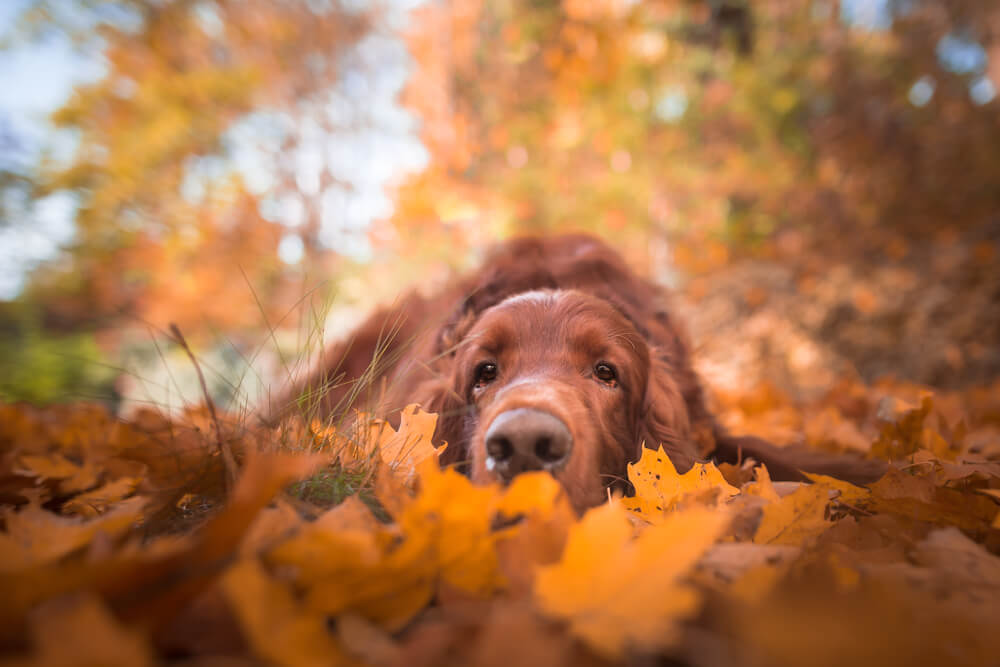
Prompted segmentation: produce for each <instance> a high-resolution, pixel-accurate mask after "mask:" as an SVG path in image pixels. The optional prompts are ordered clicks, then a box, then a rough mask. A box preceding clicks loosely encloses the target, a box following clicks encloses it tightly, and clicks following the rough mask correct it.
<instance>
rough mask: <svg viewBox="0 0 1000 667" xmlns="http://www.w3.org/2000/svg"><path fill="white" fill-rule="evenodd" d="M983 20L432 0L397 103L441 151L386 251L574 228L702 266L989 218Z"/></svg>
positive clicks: (892, 13)
mask: <svg viewBox="0 0 1000 667" xmlns="http://www.w3.org/2000/svg"><path fill="white" fill-rule="evenodd" d="M998 26H1000V5H996V4H995V3H980V2H974V1H971V0H929V1H927V2H921V3H893V2H889V1H888V0H887V1H886V2H882V3H877V2H872V3H858V2H849V1H848V0H844V1H843V2H841V3H836V2H827V1H824V0H816V1H810V2H807V1H805V0H803V1H802V2H791V3H789V2H784V1H777V0H774V1H765V2H755V3H752V12H751V3H744V2H730V1H728V0H727V1H725V2H723V1H722V0H687V1H682V0H650V1H647V2H626V1H625V0H600V1H595V0H586V1H584V0H563V1H562V2H560V3H556V2H545V3H539V2H529V1H527V0H504V1H499V0H480V1H477V2H467V1H463V2H438V3H433V4H429V5H425V6H424V7H422V8H420V9H419V10H417V12H416V13H415V17H414V22H413V25H412V26H411V28H410V30H409V33H408V43H409V44H410V47H411V51H412V53H413V55H414V58H415V59H416V61H417V70H416V72H415V74H414V76H413V77H412V79H411V82H410V86H409V89H408V92H407V100H408V103H409V104H410V105H411V106H412V107H413V108H415V109H417V110H418V111H419V113H420V114H421V116H422V117H423V118H424V121H425V122H424V126H423V138H424V141H425V142H426V143H427V145H428V146H429V147H430V149H431V151H432V155H433V158H434V159H433V163H432V166H431V168H429V169H428V170H427V171H426V172H424V173H423V174H421V175H420V176H419V177H418V178H416V179H413V180H411V181H410V182H409V183H408V184H407V185H406V186H405V187H404V188H402V190H401V192H400V195H399V198H400V203H399V208H398V212H397V215H396V217H395V220H396V221H397V227H398V230H399V233H400V243H401V247H414V246H417V247H419V246H433V245H441V244H440V241H441V240H442V237H441V236H440V234H444V235H445V236H444V238H446V239H447V240H448V241H449V243H448V244H447V245H446V247H448V248H449V251H448V252H449V253H450V254H451V255H452V256H456V255H459V256H460V254H457V253H455V252H454V248H455V247H456V246H455V244H456V243H463V244H464V245H466V246H471V247H474V246H476V245H477V244H479V243H480V242H481V241H482V238H483V237H484V236H486V237H489V236H492V235H494V234H507V233H512V232H515V231H531V230H543V229H566V228H576V229H587V230H592V231H598V232H600V233H603V234H605V235H611V236H613V237H614V238H615V240H616V242H618V243H619V244H621V245H624V246H626V248H631V249H633V250H634V256H635V257H637V258H639V259H645V260H647V261H651V262H652V263H653V264H654V265H655V264H660V263H662V262H661V261H660V260H662V259H663V248H664V247H665V242H666V240H670V241H671V242H675V243H677V244H679V246H680V247H679V248H678V249H677V254H678V257H677V259H678V260H680V261H681V263H682V264H685V268H687V269H689V270H691V269H694V270H697V269H699V268H705V267H706V266H711V265H714V264H717V263H718V261H719V260H720V259H724V258H725V257H726V254H727V253H726V252H725V251H723V250H718V251H716V250H712V248H714V247H715V246H714V245H713V243H714V241H724V242H726V243H728V244H730V245H732V244H735V245H736V247H737V248H739V249H743V250H746V249H748V248H749V249H752V248H755V247H759V245H760V241H762V240H765V239H770V238H773V237H774V236H775V235H776V234H777V233H778V232H781V231H789V230H791V231H793V232H795V234H796V238H797V239H798V240H797V241H796V242H795V243H792V244H787V247H789V248H791V249H792V250H793V254H795V253H799V254H801V253H802V250H803V249H804V248H805V247H808V245H809V244H810V243H811V244H814V246H815V247H817V248H819V249H821V250H822V256H823V257H829V256H830V255H831V254H838V253H839V254H840V255H841V256H844V257H859V256H860V255H861V254H862V253H863V252H874V253H876V254H878V253H880V252H882V251H883V250H886V249H889V250H890V251H892V252H895V253H897V254H898V253H899V252H905V246H906V243H907V240H908V239H919V238H924V237H928V236H929V235H932V234H936V233H938V232H940V231H941V230H942V228H949V229H955V228H958V229H970V228H975V227H977V226H982V225H984V224H989V221H990V220H991V219H992V218H993V217H995V216H996V212H997V211H998V210H1000V153H998V152H997V151H996V150H995V146H997V145H1000V122H998V119H1000V114H998V113H997V109H998V102H997V101H996V100H995V99H993V98H994V96H995V90H996V84H997V79H998V78H1000V77H998V76H997V74H996V72H997V69H996V67H997V61H998V60H1000V58H998V57H997V56H996V55H994V57H993V68H994V69H993V70H992V75H991V74H990V72H989V71H987V67H988V65H989V59H988V58H986V57H982V58H977V56H976V54H977V53H979V52H982V53H983V54H987V53H993V54H996V53H997V52H998V49H1000V46H998V45H1000V41H998V35H1000V30H998ZM991 76H992V78H990V77H991ZM413 220H423V221H425V222H428V223H429V222H431V221H438V220H440V221H441V222H442V223H443V224H442V226H441V227H440V229H441V230H442V231H441V232H439V233H438V235H435V234H434V233H428V231H429V229H430V230H433V229H435V227H433V226H430V227H429V229H428V226H427V225H426V224H425V226H424V227H421V228H420V230H419V232H418V233H417V232H414V233H411V230H415V227H414V226H413V225H412V222H411V221H413ZM651 241H652V243H651ZM831 241H832V242H834V243H833V244H831ZM804 244H805V245H804ZM686 247H691V248H695V249H696V250H694V251H686V250H685V248H686Z"/></svg>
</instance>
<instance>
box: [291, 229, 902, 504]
mask: <svg viewBox="0 0 1000 667" xmlns="http://www.w3.org/2000/svg"><path fill="white" fill-rule="evenodd" d="M373 358H375V361H374V362H373ZM484 363H486V364H495V366H493V367H492V368H495V373H494V372H493V371H492V370H491V372H490V373H489V374H486V375H484V374H483V373H482V368H483V364H484ZM598 365H603V366H602V369H601V371H599V372H598V371H595V368H596V367H597V366H598ZM608 367H610V368H611V369H613V373H611V374H609V372H608ZM612 375H613V376H612ZM382 378H384V379H385V380H386V382H385V385H384V386H385V387H386V391H385V393H384V394H383V395H382V396H380V401H379V403H380V405H381V406H382V409H383V410H385V409H386V407H388V408H389V410H388V411H387V412H389V413H391V411H392V409H395V410H398V409H399V408H400V407H402V406H403V405H404V404H407V403H418V404H420V405H421V406H422V407H423V408H424V409H425V410H428V411H431V412H436V413H438V415H439V420H438V426H437V431H436V434H435V441H436V442H440V441H447V442H448V443H449V446H448V449H447V450H446V451H445V452H444V454H443V455H442V457H441V458H442V463H443V464H446V465H456V466H458V467H459V468H460V469H461V470H463V471H465V472H467V473H468V474H469V475H471V477H472V478H473V479H475V480H483V481H485V480H489V479H493V478H496V477H498V476H500V475H499V473H498V472H497V470H496V469H495V467H494V466H493V465H491V463H492V462H491V461H490V459H489V457H488V455H487V450H486V446H485V442H484V438H485V436H486V433H487V430H488V429H489V428H490V425H491V424H492V423H493V421H494V419H495V418H496V417H497V416H498V415H500V414H504V413H507V412H509V411H511V410H514V409H517V408H532V409H534V410H539V411H542V412H544V413H547V414H550V415H553V416H555V417H556V418H557V419H558V420H560V421H561V422H563V423H564V424H565V425H566V426H567V427H568V429H569V432H570V434H571V437H572V443H573V447H572V451H571V453H570V455H569V456H568V457H567V459H566V460H565V461H562V462H560V465H559V466H558V469H554V470H553V474H554V475H555V476H556V478H557V479H559V480H560V482H561V483H562V484H563V485H564V486H565V488H566V489H567V491H568V493H569V496H570V498H571V500H572V501H573V503H574V505H576V506H577V507H578V508H580V509H582V508H585V507H587V506H590V505H594V504H597V503H600V502H601V501H602V499H603V498H605V497H606V492H605V489H606V487H608V486H611V485H622V486H624V485H625V481H624V480H625V478H626V466H627V464H628V463H630V462H633V461H635V460H637V459H638V458H639V455H640V452H641V447H642V446H643V444H645V445H646V446H648V447H653V448H656V447H658V446H659V445H661V444H662V445H663V447H664V450H665V451H666V452H667V454H668V455H669V457H670V459H671V461H672V462H673V463H674V465H675V466H676V467H677V469H678V470H679V471H684V470H687V469H688V468H690V467H691V465H692V464H693V463H695V462H696V461H701V460H705V459H708V458H715V459H717V460H721V461H728V462H736V461H737V460H738V459H739V458H741V457H744V458H745V457H753V458H756V459H758V460H761V461H763V462H765V463H766V464H767V466H768V469H769V471H770V472H771V475H772V477H773V478H775V479H801V472H800V471H801V470H808V471H812V472H821V473H825V474H832V475H835V476H838V477H841V478H845V479H848V480H851V481H855V482H867V481H871V480H873V479H875V478H877V477H878V476H879V475H880V474H881V472H882V471H883V470H884V466H883V465H882V464H880V463H879V462H873V461H859V460H853V459H847V458H839V457H834V456H826V455H822V454H819V453H813V452H808V451H805V450H799V449H794V448H780V447H776V446H774V445H771V444H769V443H767V442H765V441H763V440H760V439H758V438H754V437H734V436H731V435H729V434H728V433H726V432H725V431H724V430H723V429H722V428H720V426H719V424H718V423H717V422H716V421H715V419H714V418H713V416H712V415H711V414H710V412H709V410H708V408H707V406H706V403H705V398H704V395H703V392H702V387H701V384H700V382H699V379H698V377H697V376H696V374H695V372H694V370H693V367H692V364H691V358H690V351H689V345H688V343H687V341H686V339H685V337H684V334H683V333H682V328H681V327H680V325H679V324H678V323H677V322H675V321H674V319H673V318H672V316H671V314H670V312H669V309H668V304H667V295H666V293H665V292H664V290H663V289H661V288H660V287H658V286H657V285H654V284H653V283H651V282H649V281H647V280H644V279H642V278H640V277H639V276H637V275H636V274H635V273H633V272H632V271H631V270H629V268H628V267H627V266H625V264H624V262H623V261H622V258H621V257H620V256H619V255H618V254H617V253H615V252H614V251H613V250H611V249H610V248H609V247H607V246H606V245H605V244H603V243H602V242H600V241H598V240H596V239H594V238H590V237H587V236H561V237H555V238H542V239H537V238H526V239H518V240H513V241H509V242H507V243H504V244H501V245H499V246H497V247H496V248H495V249H494V250H493V251H492V253H490V254H489V256H488V257H487V259H486V261H485V262H484V263H483V265H482V267H481V268H480V269H479V270H478V271H477V272H475V273H473V274H471V275H469V276H467V277H465V278H464V279H460V280H458V281H456V282H455V283H454V284H453V285H451V286H450V287H449V288H448V289H446V290H443V291H442V292H440V293H438V294H437V295H435V296H433V297H430V298H425V297H421V296H419V295H417V294H411V295H410V296H408V297H406V298H405V299H403V300H402V301H401V302H400V303H399V304H397V305H396V306H394V307H392V308H390V309H386V310H383V311H380V312H378V313H376V314H375V315H373V316H372V317H370V318H369V319H368V321H367V322H366V323H365V324H363V325H362V326H361V327H360V329H359V330H358V331H357V332H355V335H354V336H352V337H351V338H350V340H348V341H347V342H345V343H343V344H341V345H337V346H334V347H333V348H331V349H330V350H329V351H328V352H327V353H326V354H325V355H324V359H323V361H322V363H321V364H319V365H318V367H317V368H316V369H315V370H314V371H313V373H311V374H310V375H309V377H307V378H306V379H305V380H304V381H302V382H299V383H296V384H295V386H294V387H293V388H292V389H291V390H290V391H289V392H288V393H287V394H286V396H285V398H284V399H280V400H278V401H276V402H275V403H274V405H275V406H276V408H277V413H278V414H281V413H284V412H287V411H288V409H289V407H290V406H291V405H292V404H294V403H295V402H296V400H298V402H299V405H300V406H303V405H305V406H311V407H312V408H314V409H316V410H318V412H319V413H320V414H322V415H330V414H346V413H347V412H348V411H349V410H350V409H351V408H354V407H359V405H358V404H359V403H360V402H361V400H360V397H363V396H371V395H372V392H370V391H359V389H360V383H364V384H365V385H366V386H368V387H377V386H379V383H378V382H372V381H373V380H380V379H382ZM303 396H304V398H303ZM503 481H506V480H503Z"/></svg>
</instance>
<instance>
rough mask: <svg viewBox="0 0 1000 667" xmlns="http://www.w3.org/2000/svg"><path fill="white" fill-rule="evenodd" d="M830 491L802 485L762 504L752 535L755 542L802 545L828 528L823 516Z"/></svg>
mask: <svg viewBox="0 0 1000 667" xmlns="http://www.w3.org/2000/svg"><path fill="white" fill-rule="evenodd" d="M829 498H830V490H829V489H828V488H826V487H825V486H818V485H815V484H802V485H801V486H799V488H798V489H796V490H795V492H793V493H792V494H790V495H788V496H785V497H784V498H782V499H781V500H779V501H778V502H774V503H771V504H770V505H767V506H766V507H764V514H763V516H762V517H761V520H760V525H759V526H758V527H757V532H756V534H754V537H753V541H754V542H755V543H756V544H790V545H793V546H801V545H803V544H805V543H807V542H808V541H809V540H811V539H813V538H815V537H817V536H818V535H819V534H820V533H822V532H823V531H824V530H826V529H827V528H829V526H830V522H829V521H827V520H826V519H824V518H823V517H824V514H825V512H826V506H827V504H828V503H829Z"/></svg>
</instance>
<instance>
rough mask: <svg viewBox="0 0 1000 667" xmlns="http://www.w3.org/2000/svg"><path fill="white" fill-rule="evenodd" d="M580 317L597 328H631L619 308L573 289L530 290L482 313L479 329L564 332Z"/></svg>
mask: <svg viewBox="0 0 1000 667" xmlns="http://www.w3.org/2000/svg"><path fill="white" fill-rule="evenodd" d="M581 317H582V318H584V320H585V321H588V322H590V323H591V324H592V326H596V327H597V328H601V327H614V328H615V329H616V330H621V329H622V327H625V328H629V329H631V328H632V326H630V325H632V322H631V320H630V319H629V318H628V316H627V315H626V314H625V313H624V312H622V310H621V308H619V307H618V306H617V305H615V304H614V303H610V302H608V301H607V300H605V299H602V298H600V297H598V296H595V295H593V294H590V293H587V292H581V291H578V290H574V289H541V290H531V291H527V292H521V293H519V294H515V295H513V296H510V297H507V298H506V299H504V300H503V301H501V302H500V303H498V304H497V305H495V306H493V307H492V308H489V309H488V310H487V311H486V312H484V313H483V315H482V317H481V318H480V320H479V323H478V327H485V328H493V327H495V326H500V327H501V328H504V327H514V328H516V329H518V330H520V331H525V330H526V329H525V327H527V328H530V329H535V328H537V327H539V326H541V327H542V328H543V329H545V330H547V331H548V330H549V329H550V327H556V328H557V329H560V330H562V329H564V328H565V327H566V326H569V325H571V324H572V323H574V322H578V321H580V319H579V318H581ZM478 327H477V328H478ZM550 333H554V332H551V331H550Z"/></svg>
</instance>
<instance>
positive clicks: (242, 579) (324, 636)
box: [222, 559, 349, 667]
mask: <svg viewBox="0 0 1000 667" xmlns="http://www.w3.org/2000/svg"><path fill="white" fill-rule="evenodd" d="M222 588H223V590H224V591H225V594H226V597H227V598H228V599H229V602H230V606H231V608H232V611H233V613H234V614H235V615H236V617H237V618H238V619H239V621H240V625H241V626H242V628H243V634H244V637H245V638H246V640H247V641H248V642H249V643H250V644H251V645H252V646H253V648H254V650H255V652H256V653H257V654H258V655H259V656H261V657H262V658H264V659H265V660H267V661H268V662H269V663H271V664H274V665H289V666H290V667H298V666H299V665H303V666H306V665H317V666H319V665H330V664H346V663H348V662H349V661H348V659H347V657H346V656H345V655H344V654H343V653H342V652H341V649H340V647H339V646H338V644H337V642H336V640H335V639H334V638H333V636H332V635H331V634H330V633H329V632H328V631H327V624H326V617H325V616H324V615H322V614H321V613H318V612H316V611H312V610H309V609H307V608H306V607H304V606H303V605H302V604H300V603H299V602H297V601H296V600H295V597H294V596H293V595H292V592H291V591H290V590H289V589H288V587H287V586H286V585H285V584H283V583H281V582H279V581H276V580H275V579H272V578H271V577H269V576H268V574H267V573H266V572H265V571H264V569H263V568H262V567H261V566H260V563H259V562H257V561H256V560H253V559H244V560H242V561H240V562H239V563H237V564H236V565H234V566H233V567H231V568H230V569H229V570H227V571H226V573H225V575H223V577H222Z"/></svg>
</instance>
